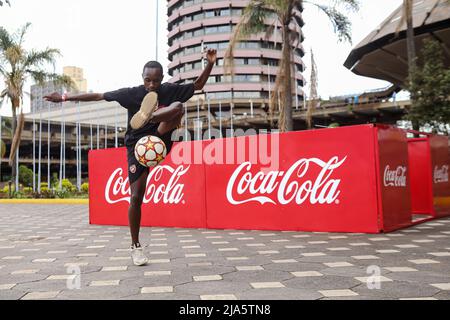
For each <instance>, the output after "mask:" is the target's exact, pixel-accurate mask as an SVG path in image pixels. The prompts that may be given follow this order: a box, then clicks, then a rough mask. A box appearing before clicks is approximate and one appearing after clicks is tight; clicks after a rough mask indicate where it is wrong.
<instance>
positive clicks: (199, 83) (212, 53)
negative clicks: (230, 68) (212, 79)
mask: <svg viewBox="0 0 450 320" xmlns="http://www.w3.org/2000/svg"><path fill="white" fill-rule="evenodd" d="M206 59H207V60H208V64H207V66H206V67H205V70H203V72H202V74H201V75H200V77H198V78H197V80H195V82H194V89H195V90H202V89H203V87H204V86H205V84H206V82H207V81H208V78H209V75H210V74H211V71H212V68H213V67H214V64H215V63H216V60H217V50H215V49H208V51H207V52H206Z"/></svg>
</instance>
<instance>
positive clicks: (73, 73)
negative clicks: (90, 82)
mask: <svg viewBox="0 0 450 320" xmlns="http://www.w3.org/2000/svg"><path fill="white" fill-rule="evenodd" d="M63 73H64V74H65V75H66V76H69V77H71V78H72V80H73V82H75V85H76V90H77V91H78V92H87V81H86V79H84V77H83V69H82V68H78V67H64V68H63Z"/></svg>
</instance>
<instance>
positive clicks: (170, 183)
mask: <svg viewBox="0 0 450 320" xmlns="http://www.w3.org/2000/svg"><path fill="white" fill-rule="evenodd" d="M189 144H191V145H192V146H194V145H201V141H197V142H189ZM204 171H205V170H204V168H203V164H200V165H196V164H191V165H187V166H186V165H180V166H175V165H174V164H173V163H172V161H171V157H170V156H168V157H167V158H166V160H165V161H164V163H163V164H162V165H161V166H158V167H156V168H154V169H153V170H152V171H150V174H149V177H148V180H147V188H146V192H145V196H144V203H143V205H142V222H141V224H142V226H167V227H180V228H205V227H206V211H205V208H206V204H205V195H204V193H205V177H204V174H205V173H204ZM89 189H90V190H89V215H90V223H92V224H100V225H121V226H126V225H128V206H129V201H130V187H129V182H128V174H127V161H126V149H125V148H119V149H107V150H93V151H90V152H89Z"/></svg>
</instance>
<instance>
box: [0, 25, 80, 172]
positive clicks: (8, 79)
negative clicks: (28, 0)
mask: <svg viewBox="0 0 450 320" xmlns="http://www.w3.org/2000/svg"><path fill="white" fill-rule="evenodd" d="M30 25H31V24H30V23H27V24H25V25H24V26H23V27H22V28H21V29H19V30H18V31H16V32H15V33H13V34H11V33H9V32H8V31H7V30H6V29H5V28H3V27H0V77H1V78H3V80H4V83H5V89H4V90H3V91H0V105H1V104H2V103H3V101H4V100H5V99H7V100H9V101H11V107H12V114H13V121H12V133H13V142H12V145H11V150H10V158H9V161H10V166H11V167H12V173H13V174H12V178H13V179H14V178H15V175H16V170H15V168H16V167H15V166H14V165H13V163H14V160H15V155H16V150H17V148H18V147H19V145H20V140H21V133H22V129H23V125H24V122H25V118H24V116H23V110H22V109H20V116H19V118H17V111H18V110H19V108H20V107H21V105H22V100H23V95H24V90H23V87H24V85H25V82H26V81H27V80H28V79H29V78H30V79H31V80H33V81H34V82H36V83H37V84H40V85H42V84H44V82H46V81H49V80H53V81H55V82H57V83H58V84H61V85H65V86H67V87H72V86H73V81H72V80H71V79H70V78H69V77H68V76H61V75H58V74H56V73H51V72H47V71H46V70H45V69H44V67H45V66H46V65H48V64H51V65H53V66H54V64H55V59H56V57H57V56H59V55H60V52H59V50H57V49H52V48H47V49H45V50H30V51H27V50H26V49H25V48H24V46H23V43H24V37H25V34H26V32H27V30H28V28H29V27H30Z"/></svg>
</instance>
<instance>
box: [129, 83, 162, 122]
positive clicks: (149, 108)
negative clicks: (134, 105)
mask: <svg viewBox="0 0 450 320" xmlns="http://www.w3.org/2000/svg"><path fill="white" fill-rule="evenodd" d="M157 109H158V94H157V93H156V92H149V93H148V94H147V95H146V96H145V97H144V100H142V103H141V108H140V110H139V111H138V112H137V113H136V114H135V115H134V116H133V117H132V118H131V121H130V125H131V128H133V129H135V130H136V129H140V128H142V127H143V126H145V125H146V124H147V123H148V122H149V121H150V120H151V118H152V115H153V112H155V111H156V110H157Z"/></svg>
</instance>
